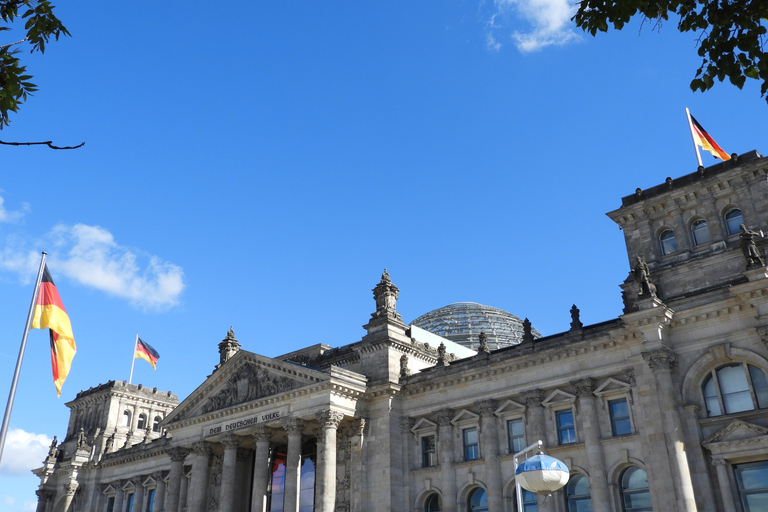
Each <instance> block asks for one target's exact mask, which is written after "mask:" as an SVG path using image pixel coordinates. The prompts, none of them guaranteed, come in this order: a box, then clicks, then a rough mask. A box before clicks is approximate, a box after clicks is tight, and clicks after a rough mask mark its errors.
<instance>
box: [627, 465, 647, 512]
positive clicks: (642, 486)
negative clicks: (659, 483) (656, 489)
mask: <svg viewBox="0 0 768 512" xmlns="http://www.w3.org/2000/svg"><path fill="white" fill-rule="evenodd" d="M621 505H622V510H624V512H651V511H653V508H651V492H650V491H649V490H648V475H646V473H645V471H643V470H642V469H640V468H638V467H631V468H629V469H627V470H626V471H624V474H623V475H622V476H621Z"/></svg>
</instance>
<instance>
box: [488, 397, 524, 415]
mask: <svg viewBox="0 0 768 512" xmlns="http://www.w3.org/2000/svg"><path fill="white" fill-rule="evenodd" d="M524 412H525V405H523V404H521V403H519V402H515V401H514V400H507V401H506V402H504V403H503V404H501V407H499V408H498V409H496V410H495V411H493V413H494V414H495V415H496V416H499V417H501V416H508V415H510V414H522V413H524Z"/></svg>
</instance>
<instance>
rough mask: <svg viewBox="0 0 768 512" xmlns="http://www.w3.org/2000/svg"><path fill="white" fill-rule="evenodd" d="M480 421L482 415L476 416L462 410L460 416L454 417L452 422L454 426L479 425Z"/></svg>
mask: <svg viewBox="0 0 768 512" xmlns="http://www.w3.org/2000/svg"><path fill="white" fill-rule="evenodd" d="M479 421H480V415H479V414H475V413H473V412H472V411H468V410H466V409H462V410H461V411H459V414H457V415H456V416H454V417H453V419H452V420H451V424H452V425H458V424H460V423H477V422H479Z"/></svg>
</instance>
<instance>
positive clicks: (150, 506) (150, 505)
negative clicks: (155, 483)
mask: <svg viewBox="0 0 768 512" xmlns="http://www.w3.org/2000/svg"><path fill="white" fill-rule="evenodd" d="M154 510H155V490H154V489H150V490H149V496H147V512H154Z"/></svg>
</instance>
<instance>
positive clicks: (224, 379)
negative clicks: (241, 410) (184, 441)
mask: <svg viewBox="0 0 768 512" xmlns="http://www.w3.org/2000/svg"><path fill="white" fill-rule="evenodd" d="M330 378H331V376H330V375H328V374H325V373H322V372H319V371H316V370H312V369H309V368H306V367H303V366H300V365H297V364H294V363H290V362H286V361H280V360H277V359H271V358H268V357H264V356H261V355H258V354H254V353H253V352H247V351H244V350H240V351H239V352H237V353H236V354H235V355H234V356H232V358H231V359H230V360H229V361H227V362H226V363H224V364H223V365H222V366H221V367H220V368H219V369H218V370H216V371H215V372H214V373H213V374H212V375H211V376H209V377H208V378H207V379H206V380H205V382H203V383H202V384H201V385H200V386H199V387H198V388H197V389H196V390H195V391H194V392H192V394H191V395H189V397H187V398H186V399H185V400H184V401H183V402H182V403H181V404H179V406H178V407H176V409H174V410H173V412H172V413H171V414H169V415H168V417H166V419H165V420H164V422H163V423H164V424H165V425H168V424H171V423H175V422H178V421H182V420H185V419H189V418H194V417H196V416H201V415H205V414H210V413H213V412H216V411H221V410H225V409H229V408H232V407H235V406H241V405H243V404H247V403H249V402H254V401H258V400H262V399H264V398H267V397H272V396H276V395H280V394H282V393H285V392H288V391H292V390H295V389H298V388H302V387H304V386H309V385H313V384H317V383H319V382H322V381H327V380H330Z"/></svg>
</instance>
